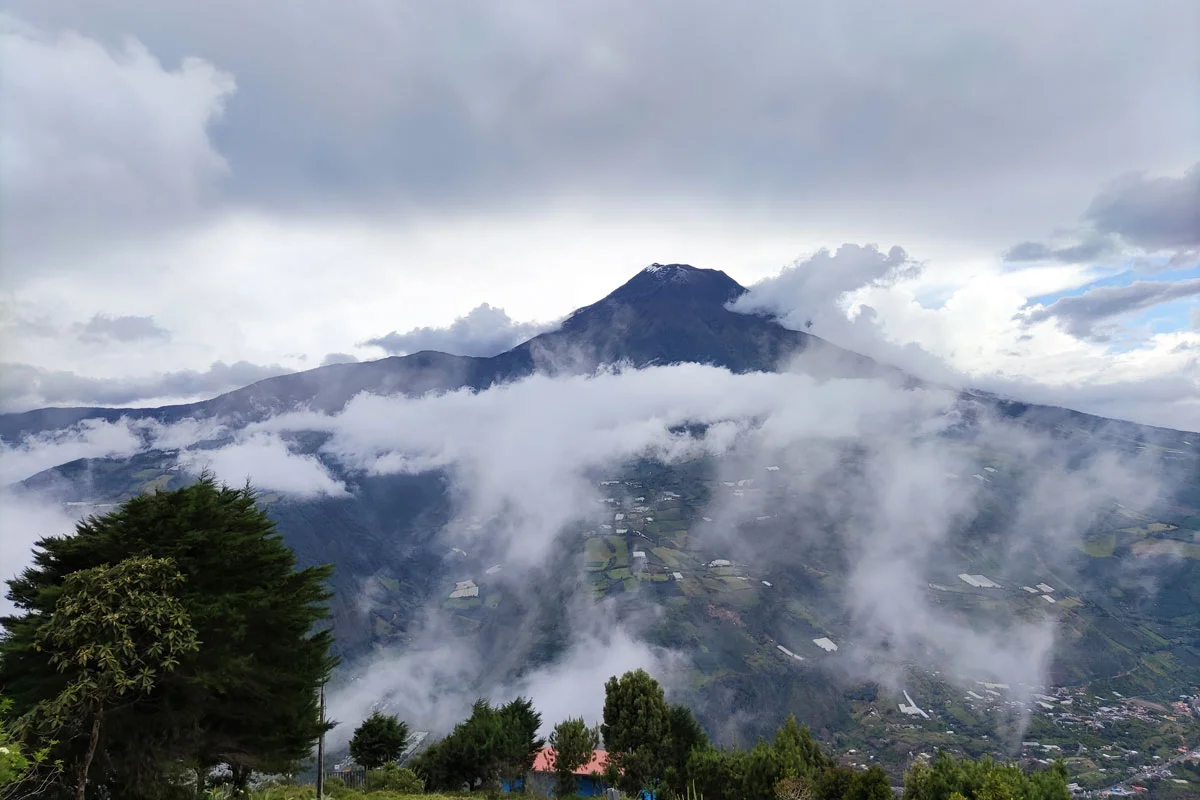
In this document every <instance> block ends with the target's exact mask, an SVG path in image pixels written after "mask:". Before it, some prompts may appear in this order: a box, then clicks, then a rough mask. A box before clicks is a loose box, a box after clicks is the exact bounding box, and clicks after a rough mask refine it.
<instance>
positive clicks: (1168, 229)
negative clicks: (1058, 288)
mask: <svg viewBox="0 0 1200 800" xmlns="http://www.w3.org/2000/svg"><path fill="white" fill-rule="evenodd" d="M1078 235H1079V236H1080V238H1081V241H1080V242H1079V243H1078V244H1074V245H1068V246H1065V247H1054V246H1052V245H1049V244H1046V243H1044V242H1021V243H1020V244H1017V245H1014V246H1013V247H1011V248H1009V250H1008V252H1006V253H1005V254H1004V260H1005V261H1010V262H1020V261H1059V262H1062V263H1064V264H1078V263H1082V262H1087V261H1092V260H1095V259H1101V258H1105V257H1109V256H1113V255H1118V254H1120V253H1122V251H1128V250H1130V249H1136V250H1140V251H1141V252H1143V253H1163V252H1169V253H1171V255H1170V257H1169V260H1168V262H1167V266H1168V267H1182V266H1190V265H1191V264H1194V263H1197V262H1198V261H1200V163H1197V164H1195V165H1193V166H1192V167H1191V168H1190V169H1188V170H1187V171H1186V172H1184V173H1183V174H1182V175H1179V176H1169V175H1168V176H1163V175H1158V176H1152V175H1147V174H1145V173H1136V174H1130V175H1125V176H1123V177H1120V178H1118V179H1116V180H1114V181H1111V182H1110V183H1108V184H1107V185H1106V186H1104V187H1103V188H1102V189H1101V190H1100V191H1099V192H1097V193H1096V196H1095V197H1094V198H1092V202H1091V203H1090V204H1089V205H1088V208H1087V210H1086V211H1085V212H1084V215H1083V224H1082V225H1081V226H1080V228H1079V230H1078ZM1142 266H1146V265H1144V264H1143V265H1142Z"/></svg>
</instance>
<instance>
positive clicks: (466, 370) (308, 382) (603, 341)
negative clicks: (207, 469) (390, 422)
mask: <svg viewBox="0 0 1200 800" xmlns="http://www.w3.org/2000/svg"><path fill="white" fill-rule="evenodd" d="M746 291H747V289H746V288H745V287H743V286H741V285H740V284H738V283H737V281H735V280H733V279H732V278H730V277H729V276H728V275H726V274H725V273H724V272H721V271H719V270H711V269H700V268H697V267H692V266H690V265H685V264H669V265H663V264H652V265H651V266H649V267H647V268H646V269H643V270H641V271H640V272H638V273H637V274H635V275H634V276H633V277H632V278H630V279H629V280H628V281H626V282H625V283H624V284H622V285H621V286H620V287H618V288H617V289H615V290H614V291H612V292H610V293H609V294H608V295H606V296H605V297H603V298H601V299H600V300H598V301H597V302H595V303H592V304H591V305H588V306H584V307H582V308H579V309H577V310H576V311H574V312H572V313H571V314H570V315H569V316H568V317H567V318H566V319H565V320H564V321H563V323H562V325H561V326H560V327H559V328H557V329H556V330H552V331H547V332H544V333H541V334H539V335H537V336H534V337H533V338H531V339H529V340H527V341H525V342H522V343H520V344H518V345H516V346H515V347H513V348H510V349H509V350H506V351H504V352H502V353H497V354H496V355H493V356H486V357H481V356H460V355H452V354H449V353H443V352H439V351H434V350H423V351H419V352H416V353H409V354H407V355H403V356H389V357H385V358H381V359H377V360H374V361H363V362H353V363H345V364H332V365H328V366H322V367H316V368H313V369H310V370H303V371H300V372H293V373H289V374H287V375H278V376H275V377H271V378H266V379H264V380H261V381H258V382H256V383H253V384H250V385H248V386H244V387H241V388H239V389H234V390H232V391H230V392H225V393H223V394H220V395H217V396H215V397H213V398H209V399H207V400H201V401H197V402H193V403H184V404H172V405H166V406H158V407H148V408H128V407H125V408H120V407H95V406H81V407H51V408H41V409H33V410H30V411H24V412H15V413H10V414H3V415H0V439H4V440H7V441H14V440H16V439H19V438H21V437H23V436H27V435H31V434H36V433H40V432H43V431H46V430H55V429H59V428H63V427H68V426H70V425H73V424H76V423H78V422H80V421H82V420H85V419H95V418H99V419H103V420H108V421H115V420H117V419H119V418H120V417H132V418H135V419H156V420H159V421H161V422H174V421H177V420H179V419H182V418H185V417H194V416H201V417H209V418H211V417H220V416H233V417H241V418H255V417H258V416H264V415H269V414H272V413H279V412H281V411H286V410H291V409H293V408H297V407H300V406H301V405H304V404H307V405H308V407H310V408H313V409H314V410H320V411H326V412H332V411H336V410H338V409H340V408H341V407H343V406H344V405H345V404H346V402H348V401H349V400H350V399H351V398H352V397H354V396H355V395H356V394H359V393H360V392H364V391H367V392H373V393H381V394H395V393H402V394H405V395H409V396H418V395H421V394H425V393H427V392H430V391H453V390H456V389H463V388H468V389H473V390H482V389H486V388H488V387H490V386H494V385H497V384H501V383H506V382H509V381H513V380H518V379H520V378H524V377H527V376H529V375H531V374H534V373H535V372H542V373H546V374H551V375H560V374H581V373H583V374H586V373H589V372H593V371H595V370H596V369H597V368H598V367H600V366H602V365H606V364H614V363H627V364H630V365H632V366H635V367H646V366H652V365H664V364H673V363H683V362H692V363H703V364H712V365H714V366H721V367H725V368H727V369H730V370H731V371H733V372H751V371H771V370H774V369H777V368H779V367H780V366H781V365H782V363H783V362H784V361H785V360H786V359H788V358H790V357H791V356H793V355H795V354H797V353H799V352H803V351H806V350H815V349H820V350H821V351H823V352H826V353H828V354H829V355H830V356H831V358H830V360H831V361H838V360H840V361H841V362H842V363H843V364H844V365H846V372H847V374H855V375H859V376H865V375H867V374H871V373H874V372H876V371H879V370H883V371H887V372H893V373H895V374H897V375H899V374H900V373H898V371H893V370H890V368H885V367H881V366H880V365H878V364H876V362H874V361H873V360H871V359H869V358H867V357H865V356H861V355H858V354H857V353H852V352H850V351H848V350H843V349H841V348H839V347H836V346H835V345H832V344H830V343H828V342H826V341H824V340H822V339H820V338H818V337H816V336H813V335H812V334H809V333H803V332H800V331H793V330H791V329H789V328H785V327H784V326H782V325H780V324H779V323H778V322H777V321H776V320H774V319H773V318H770V317H767V316H762V315H753V314H741V313H738V312H734V311H730V310H729V309H728V308H727V305H728V303H729V302H731V301H732V300H734V299H735V298H737V297H738V296H740V295H742V294H744V293H745V292H746Z"/></svg>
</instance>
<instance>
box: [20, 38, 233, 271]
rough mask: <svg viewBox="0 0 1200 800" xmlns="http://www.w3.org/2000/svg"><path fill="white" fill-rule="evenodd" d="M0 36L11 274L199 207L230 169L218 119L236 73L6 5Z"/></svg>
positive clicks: (147, 230)
mask: <svg viewBox="0 0 1200 800" xmlns="http://www.w3.org/2000/svg"><path fill="white" fill-rule="evenodd" d="M0 37H2V38H0V72H3V73H4V76H5V79H4V82H3V84H2V86H0V103H2V105H3V109H4V118H5V125H4V127H3V130H0V183H3V185H4V190H5V201H6V203H5V205H6V209H7V210H6V213H5V214H4V219H3V223H2V226H0V238H2V239H3V250H0V253H2V254H3V257H4V262H5V264H7V265H8V269H7V270H6V272H7V273H8V275H7V279H8V280H9V281H15V280H16V279H18V278H19V277H25V275H27V274H28V271H29V270H32V269H33V268H34V267H35V265H36V264H38V263H40V262H39V261H38V260H37V258H35V256H36V254H37V253H36V251H41V250H44V249H45V250H51V251H53V252H54V253H55V254H56V256H51V259H52V260H53V259H55V258H57V259H60V260H61V258H62V253H63V251H64V250H66V251H67V252H78V251H77V250H75V249H74V248H76V247H77V246H79V245H81V244H83V243H84V242H85V241H95V240H96V239H98V238H107V237H112V236H114V235H120V234H122V233H128V232H132V231H139V232H141V233H147V232H149V231H152V230H153V229H154V228H155V227H157V226H159V225H162V224H164V223H166V222H169V221H171V220H173V219H175V218H177V217H179V216H180V215H183V214H189V213H192V212H194V211H195V210H196V209H197V207H198V205H199V204H200V201H201V199H202V196H203V194H204V192H205V190H206V189H207V188H208V186H209V185H210V184H211V182H212V181H213V180H214V179H216V178H218V177H220V176H221V175H223V174H224V173H225V170H226V164H225V161H224V159H223V158H222V157H221V156H220V154H218V153H217V151H216V150H215V149H214V147H213V145H212V143H211V142H210V141H209V138H208V128H209V125H210V123H211V122H212V121H213V120H214V119H215V118H217V117H218V116H219V115H220V113H221V109H222V107H223V104H224V102H225V100H226V98H227V97H228V96H229V95H230V94H231V93H232V92H233V89H234V82H233V78H232V77H230V76H229V75H228V74H227V73H224V72H221V71H220V70H218V69H216V68H215V67H213V66H212V65H211V64H209V63H208V62H206V61H203V60H201V59H196V58H187V59H184V60H183V61H182V63H180V64H179V66H178V67H177V68H176V69H169V68H165V67H164V66H163V65H162V64H161V63H160V62H159V61H158V60H157V59H156V58H155V57H154V56H153V55H152V54H151V53H150V52H149V51H148V50H147V49H146V48H145V46H143V45H142V44H141V43H140V42H138V41H137V40H135V39H127V40H126V41H125V43H124V45H123V46H122V47H120V48H118V49H108V48H106V47H105V46H103V45H102V44H101V43H100V42H98V41H96V40H95V39H91V38H88V37H86V36H81V35H79V34H76V33H70V32H62V33H47V32H45V31H42V30H38V29H37V28H34V27H31V26H29V25H27V24H24V23H22V22H20V21H18V20H17V19H16V18H14V17H12V16H10V15H8V14H3V15H0ZM66 242H70V246H69V247H66V246H65V245H66Z"/></svg>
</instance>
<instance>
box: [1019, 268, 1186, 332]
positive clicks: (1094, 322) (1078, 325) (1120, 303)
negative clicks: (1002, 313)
mask: <svg viewBox="0 0 1200 800" xmlns="http://www.w3.org/2000/svg"><path fill="white" fill-rule="evenodd" d="M1195 295H1200V278H1194V279H1192V280H1185V281H1138V282H1137V283H1132V284H1130V285H1128V286H1100V287H1097V288H1095V289H1089V290H1088V291H1086V292H1084V293H1083V294H1081V295H1078V296H1076V297H1063V298H1060V299H1058V300H1055V301H1054V302H1053V303H1051V304H1050V305H1048V306H1044V307H1039V308H1035V309H1032V310H1031V311H1029V312H1028V313H1026V314H1025V317H1024V319H1025V321H1026V323H1029V324H1032V323H1035V322H1042V321H1044V320H1047V319H1056V320H1058V321H1059V322H1060V323H1061V324H1062V326H1063V328H1065V329H1066V330H1067V332H1068V333H1070V334H1072V335H1074V336H1078V337H1079V338H1081V339H1092V340H1096V341H1105V340H1107V338H1108V334H1107V333H1106V332H1105V330H1104V329H1103V328H1102V327H1100V324H1101V323H1104V322H1107V321H1108V320H1112V319H1115V318H1117V317H1121V316H1124V315H1126V314H1130V313H1133V312H1135V311H1142V310H1144V309H1147V308H1151V307H1152V306H1156V305H1158V304H1160V303H1166V302H1169V301H1171V300H1179V299H1181V298H1184V297H1193V296H1195Z"/></svg>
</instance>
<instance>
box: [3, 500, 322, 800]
mask: <svg viewBox="0 0 1200 800" xmlns="http://www.w3.org/2000/svg"><path fill="white" fill-rule="evenodd" d="M37 548H38V549H37V550H36V551H35V554H34V565H33V566H32V567H30V568H29V569H26V570H25V571H24V572H23V573H22V574H21V575H20V576H19V577H18V578H16V579H14V580H11V581H9V587H10V588H9V593H8V597H9V599H10V600H12V602H13V603H14V604H15V606H16V607H17V608H18V609H19V610H20V612H21V613H18V614H16V615H13V616H8V617H4V618H0V625H3V627H4V628H5V630H6V634H5V636H4V638H3V639H0V687H3V690H4V691H5V693H6V694H8V695H9V696H10V697H11V698H12V700H13V703H14V711H15V712H16V713H17V714H19V715H21V714H27V713H29V712H30V711H32V710H33V709H34V708H36V707H38V706H39V704H43V703H46V702H48V701H52V700H53V699H54V698H56V697H58V696H59V695H60V693H61V692H62V690H63V688H64V687H65V685H66V682H67V679H66V677H65V676H64V675H63V674H61V673H60V672H59V670H58V668H57V665H56V664H55V663H53V662H52V661H51V655H52V654H51V653H50V652H49V651H47V650H45V649H41V650H39V649H38V634H39V630H40V628H41V626H42V624H43V622H44V621H45V620H47V619H49V618H50V616H51V615H52V614H53V612H54V608H55V604H56V602H57V600H58V597H59V596H60V595H61V594H62V593H63V590H64V586H65V583H66V581H67V576H69V575H71V574H72V573H76V572H80V571H82V570H89V569H94V568H97V567H105V566H108V565H112V564H116V563H119V562H121V561H124V560H126V559H129V558H137V557H149V558H158V559H165V558H169V559H172V560H173V561H174V563H175V566H176V569H177V570H178V571H179V573H180V574H181V575H183V577H184V579H185V580H184V581H183V583H182V584H180V586H179V587H178V588H177V591H176V596H177V598H178V601H179V603H180V604H181V605H182V607H183V610H184V611H185V612H186V613H187V614H188V616H189V617H190V620H191V625H192V627H193V628H194V630H195V632H196V637H197V639H198V640H199V641H200V642H201V646H200V648H199V649H198V650H197V651H195V652H193V653H189V654H186V655H184V656H182V657H181V658H180V659H179V664H178V666H177V667H176V668H175V669H174V670H173V671H171V672H170V673H167V674H163V675H161V680H159V681H158V683H157V684H156V685H155V686H154V687H153V688H152V690H151V691H150V692H148V693H147V694H146V695H145V696H144V697H139V698H138V699H136V700H133V701H131V702H127V703H125V704H123V705H121V706H119V707H117V708H114V709H111V710H109V711H106V712H105V715H104V723H103V724H104V729H105V731H106V733H105V734H104V735H102V736H101V738H100V741H99V743H98V745H97V751H96V757H95V763H94V764H93V769H92V772H93V775H92V782H93V783H98V784H103V785H104V786H105V787H106V788H105V791H107V793H108V794H109V795H111V796H120V797H125V798H131V800H136V798H147V797H149V798H161V797H163V796H164V789H163V787H164V786H166V785H168V784H169V783H171V782H172V780H173V778H172V775H171V773H172V771H173V770H175V771H177V769H178V765H179V764H180V763H186V764H189V765H190V766H192V767H193V768H195V769H196V772H197V775H203V774H204V773H206V772H207V771H208V769H209V768H210V767H212V766H215V765H217V764H222V763H224V764H227V765H229V767H230V768H231V770H232V772H233V774H234V778H235V783H239V784H242V785H244V783H245V780H246V778H247V777H248V776H249V772H250V770H251V769H259V770H263V771H268V770H275V769H280V768H282V767H284V766H285V765H287V764H289V763H292V762H294V761H296V760H299V759H302V758H304V757H307V756H308V754H309V751H310V749H311V745H312V742H313V740H314V739H315V738H316V736H317V734H318V733H319V732H320V730H321V729H322V722H321V721H320V716H319V712H318V708H317V691H316V690H317V687H319V686H320V684H321V683H322V682H323V681H325V680H326V679H327V678H328V676H329V672H330V670H331V668H332V667H333V664H334V663H335V660H334V659H333V658H332V657H331V656H330V654H329V645H330V643H331V635H330V633H329V632H328V631H318V632H314V628H315V626H317V624H318V623H320V622H321V621H322V620H323V619H325V617H326V605H325V604H326V601H327V600H328V598H329V593H328V592H327V591H326V589H325V588H324V583H325V581H326V580H327V579H328V577H329V575H330V570H331V568H330V567H309V568H306V569H302V570H297V569H296V560H295V555H294V554H293V553H292V551H291V550H289V549H288V548H287V546H285V545H284V543H283V542H282V541H281V539H280V538H279V536H278V534H277V533H276V531H275V528H274V525H273V524H272V522H271V520H270V519H269V518H268V517H267V515H266V514H265V513H264V512H263V511H262V510H261V509H259V508H258V507H257V506H256V504H255V494H254V491H253V490H252V489H251V488H250V487H249V486H247V487H245V488H242V489H231V488H229V487H226V486H218V485H217V484H216V483H215V482H214V480H213V479H212V478H211V477H209V476H202V478H201V480H200V481H199V482H197V483H195V484H192V485H191V486H188V487H185V488H183V489H180V490H177V491H172V492H159V493H155V494H146V495H142V496H140V497H137V498H134V499H132V500H130V501H129V502H127V503H125V504H124V505H123V506H121V507H120V508H119V509H117V510H116V511H115V512H113V513H110V514H106V515H103V516H100V517H89V518H88V519H86V520H84V521H82V522H80V523H79V525H78V526H77V527H76V530H75V533H74V534H72V535H65V536H51V537H48V538H45V539H42V540H41V541H40V542H38V544H37ZM44 743H45V740H43V744H44ZM80 749H82V745H81V744H80V743H79V742H75V741H71V742H64V743H62V744H59V745H57V746H56V747H55V749H54V755H55V756H56V757H63V758H64V759H66V760H68V761H72V762H73V761H75V760H76V759H77V758H78V751H79V750H80ZM68 756H73V757H71V758H68Z"/></svg>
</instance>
